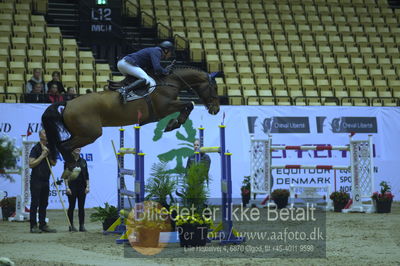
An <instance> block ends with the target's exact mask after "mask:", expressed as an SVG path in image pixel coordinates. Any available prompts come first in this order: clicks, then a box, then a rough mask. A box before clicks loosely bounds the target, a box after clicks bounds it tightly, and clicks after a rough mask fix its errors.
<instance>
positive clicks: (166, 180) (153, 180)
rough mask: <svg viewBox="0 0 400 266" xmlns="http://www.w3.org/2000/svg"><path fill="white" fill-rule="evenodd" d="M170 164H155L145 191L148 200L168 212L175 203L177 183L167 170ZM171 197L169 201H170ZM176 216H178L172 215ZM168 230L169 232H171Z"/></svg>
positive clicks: (173, 222) (161, 162)
mask: <svg viewBox="0 0 400 266" xmlns="http://www.w3.org/2000/svg"><path fill="white" fill-rule="evenodd" d="M167 164H168V162H165V161H160V162H159V163H155V164H153V166H152V168H151V173H150V178H149V180H148V181H147V182H146V186H145V190H146V193H147V196H146V200H153V201H155V202H158V203H159V204H161V206H162V207H165V208H166V209H167V210H169V209H170V204H173V203H175V199H174V197H173V196H172V193H173V192H174V191H175V189H176V186H177V181H176V180H175V178H174V177H173V176H172V175H171V174H170V173H169V171H168V169H167ZM168 197H169V201H168ZM172 216H176V214H172ZM170 223H171V227H172V231H175V221H174V220H173V219H172V220H171V221H170ZM170 230H171V228H170V229H168V231H170Z"/></svg>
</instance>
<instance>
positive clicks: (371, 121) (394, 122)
mask: <svg viewBox="0 0 400 266" xmlns="http://www.w3.org/2000/svg"><path fill="white" fill-rule="evenodd" d="M47 106H48V105H46V104H0V135H2V134H6V135H9V136H10V137H12V138H14V139H15V141H16V144H17V146H21V141H22V139H21V135H26V134H27V133H28V132H29V133H31V135H30V136H29V137H28V140H29V141H38V140H39V137H38V132H39V130H40V129H41V115H42V113H43V111H44V110H45V108H46V107H47ZM82 115H84V113H83V114H82ZM175 116H176V114H173V115H171V116H169V117H167V118H166V119H163V120H161V121H159V122H158V123H152V124H148V125H145V126H143V127H141V140H140V141H141V149H142V151H143V152H144V153H145V154H146V155H145V169H144V173H145V178H148V177H149V176H151V168H152V166H153V164H154V163H157V162H159V161H160V160H163V161H167V162H168V167H169V169H170V170H169V171H170V172H171V173H172V174H174V176H176V178H177V179H179V176H180V175H182V174H184V173H185V169H186V162H187V158H188V156H189V155H190V154H192V152H193V142H194V140H195V139H196V138H198V130H197V128H198V127H201V126H202V127H204V128H205V137H204V145H205V146H209V147H215V146H219V145H220V136H219V128H218V125H220V124H221V123H223V124H224V125H226V149H227V150H228V151H229V152H231V153H232V154H233V155H232V185H233V196H234V197H236V198H240V187H241V185H242V180H243V177H244V176H247V175H250V156H249V151H250V139H251V138H257V139H267V138H268V136H269V135H271V136H272V143H273V145H335V146H345V145H348V144H349V135H350V133H355V135H354V137H353V138H354V139H355V140H365V139H367V138H368V136H369V135H372V139H373V147H374V179H375V180H374V189H375V190H376V191H377V190H379V183H380V182H381V181H387V182H388V183H389V184H390V185H391V186H392V192H393V193H394V194H395V195H400V178H398V173H397V171H396V170H397V169H396V168H397V166H398V165H400V157H399V156H398V151H399V150H400V141H398V140H397V138H398V133H399V132H400V123H399V122H398V121H400V108H392V107H333V106H323V107H321V106H312V107H311V106H222V107H221V111H220V113H218V114H217V115H215V116H212V115H210V114H208V112H207V111H206V110H205V108H204V107H203V106H196V107H195V109H194V110H193V112H192V114H191V115H190V118H189V119H188V120H187V122H186V123H185V124H184V125H183V126H182V127H181V128H179V129H177V130H174V131H172V132H168V133H165V132H164V128H165V126H166V125H167V123H168V121H169V119H171V118H173V117H175ZM124 128H125V139H124V142H125V147H133V143H134V129H133V126H127V127H124ZM111 141H114V143H115V144H116V146H117V148H118V147H119V130H118V128H103V135H102V136H101V137H100V138H99V139H98V140H97V141H96V142H95V143H93V144H91V145H88V146H86V147H84V148H82V151H81V156H82V157H83V158H84V159H86V161H87V163H88V168H89V176H90V193H89V194H88V196H87V198H86V207H88V208H89V207H95V206H99V205H103V204H104V203H105V202H109V203H111V204H116V201H117V162H116V159H115V154H114V152H113V148H112V145H111ZM209 156H210V159H211V168H210V185H209V189H210V197H213V198H218V197H220V195H221V185H220V180H221V166H220V155H219V154H218V153H212V154H209ZM272 157H273V159H272V164H273V165H274V164H276V165H278V164H279V165H281V164H296V165H297V164H300V165H303V164H307V165H349V164H350V158H349V153H348V152H347V151H336V150H308V151H298V150H276V151H273V152H272ZM58 159H59V160H58V162H57V165H56V166H55V167H54V168H53V172H54V173H55V176H56V178H58V179H59V178H60V176H61V173H62V170H63V160H62V158H61V157H59V158H58ZM125 167H126V168H128V169H133V168H134V158H133V156H132V155H126V158H125ZM272 175H273V179H274V181H273V182H274V184H273V189H275V188H288V187H289V185H290V184H302V185H310V186H318V185H319V184H321V185H325V184H329V185H331V186H332V190H334V189H335V188H336V190H343V191H348V192H350V190H351V175H350V173H349V172H347V171H346V170H321V169H319V170H313V169H309V170H305V169H276V170H273V173H272ZM13 177H14V179H15V180H16V181H15V182H14V183H10V182H9V181H6V180H4V179H0V190H4V191H7V192H8V195H9V196H15V195H19V194H21V177H20V176H19V175H13ZM335 180H336V182H335ZM125 183H126V185H127V188H128V189H130V190H134V178H132V177H130V176H125ZM51 184H53V182H51ZM61 189H62V193H63V196H62V197H63V200H64V201H65V202H67V197H66V195H65V190H64V189H65V188H64V186H61ZM50 190H51V191H50V198H49V208H61V204H60V201H59V198H58V196H57V195H56V189H55V187H54V185H51V188H50ZM394 199H395V200H398V199H397V196H396V197H395V198H394Z"/></svg>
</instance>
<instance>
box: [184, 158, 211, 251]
mask: <svg viewBox="0 0 400 266" xmlns="http://www.w3.org/2000/svg"><path fill="white" fill-rule="evenodd" d="M182 179H183V180H182V189H181V193H180V194H179V196H180V197H181V198H182V203H183V206H182V208H185V209H186V210H190V212H189V213H190V214H186V213H185V214H183V210H182V208H180V211H181V213H178V216H177V217H176V224H177V229H178V235H179V240H180V244H181V246H204V245H205V244H206V241H207V233H208V228H209V226H210V224H211V223H210V221H209V220H208V217H205V216H204V215H203V210H204V209H205V208H206V206H207V205H206V203H207V198H208V187H207V186H206V181H207V180H208V167H207V166H206V165H205V164H202V163H198V164H192V165H191V166H190V167H189V169H188V171H187V174H186V175H185V176H183V178H182ZM181 214H182V215H181Z"/></svg>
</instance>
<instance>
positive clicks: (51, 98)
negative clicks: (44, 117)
mask: <svg viewBox="0 0 400 266" xmlns="http://www.w3.org/2000/svg"><path fill="white" fill-rule="evenodd" d="M47 96H48V102H50V103H58V102H63V101H64V97H63V96H62V95H61V94H60V92H59V89H58V87H57V84H56V83H52V84H51V87H49V94H48V95H47Z"/></svg>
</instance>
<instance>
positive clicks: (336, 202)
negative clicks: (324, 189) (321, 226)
mask: <svg viewBox="0 0 400 266" xmlns="http://www.w3.org/2000/svg"><path fill="white" fill-rule="evenodd" d="M329 198H330V199H331V200H332V201H333V209H334V211H335V212H341V211H342V210H343V209H344V207H345V206H346V204H347V203H348V202H349V200H350V195H349V194H348V193H346V192H340V191H335V192H332V193H331V195H330V196H329Z"/></svg>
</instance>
